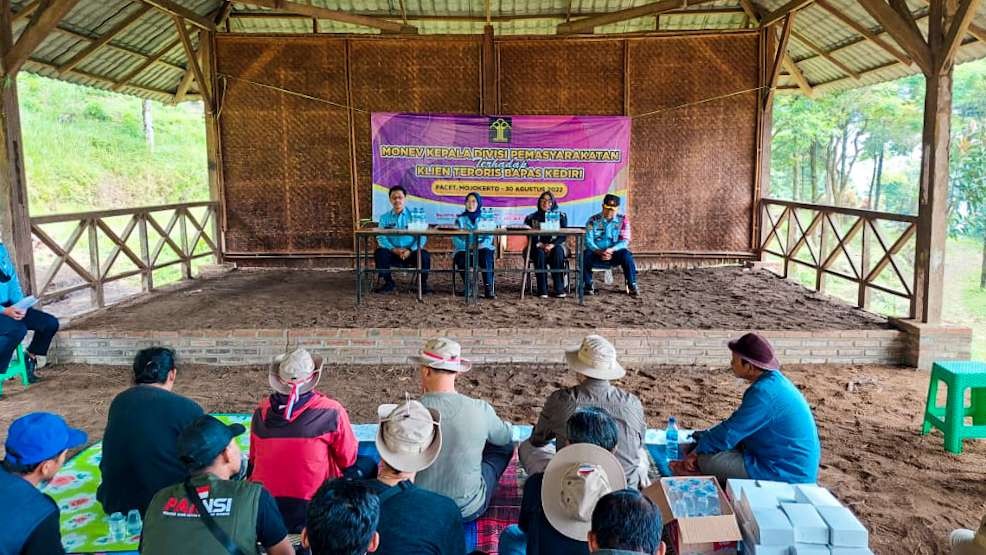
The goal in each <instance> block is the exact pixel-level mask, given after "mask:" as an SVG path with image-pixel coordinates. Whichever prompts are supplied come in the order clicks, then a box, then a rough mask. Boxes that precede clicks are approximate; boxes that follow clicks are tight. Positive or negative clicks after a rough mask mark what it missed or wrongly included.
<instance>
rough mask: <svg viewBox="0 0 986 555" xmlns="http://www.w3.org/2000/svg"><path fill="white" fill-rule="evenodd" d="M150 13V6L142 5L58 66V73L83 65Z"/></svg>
mask: <svg viewBox="0 0 986 555" xmlns="http://www.w3.org/2000/svg"><path fill="white" fill-rule="evenodd" d="M149 11H151V7H150V6H147V5H142V6H141V7H140V8H139V9H138V10H137V11H135V12H134V13H132V14H130V15H129V16H127V17H126V18H125V19H124V20H123V21H121V22H119V23H117V24H116V25H114V26H113V28H112V29H110V30H109V31H107V32H106V34H104V35H103V36H101V37H99V38H98V39H96V40H94V41H93V42H92V43H90V44H89V46H87V47H85V48H83V49H82V50H81V51H79V53H78V54H76V55H75V56H72V59H70V60H69V61H67V62H65V63H64V64H62V65H60V66H58V73H65V72H67V71H69V70H71V69H72V68H74V67H75V66H77V65H79V64H81V63H82V62H83V61H85V59H86V58H88V57H89V56H91V55H93V53H95V52H96V51H97V50H99V49H100V48H102V47H104V46H106V44H107V43H109V42H110V41H111V40H113V38H114V37H116V36H117V35H119V34H120V33H122V32H124V31H126V30H127V29H129V28H130V27H132V26H133V25H134V24H135V23H137V21H138V20H139V19H140V18H141V17H143V16H144V14H146V13H147V12H149Z"/></svg>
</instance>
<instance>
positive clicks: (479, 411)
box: [410, 337, 514, 522]
mask: <svg viewBox="0 0 986 555" xmlns="http://www.w3.org/2000/svg"><path fill="white" fill-rule="evenodd" d="M410 361H411V363H412V364H414V365H417V366H418V367H419V368H420V370H421V386H422V389H423V390H424V395H422V396H421V399H420V401H421V404H422V405H424V406H425V407H427V408H429V409H434V410H436V411H438V413H439V414H440V415H441V422H440V424H439V425H440V426H441V431H442V438H443V439H442V441H443V444H442V451H441V453H439V455H438V458H437V459H436V460H435V462H434V463H433V464H432V465H431V466H429V467H428V468H426V469H424V470H422V471H421V472H419V473H418V475H417V478H416V480H415V484H416V485H417V486H418V487H420V488H423V489H427V490H431V491H433V492H435V493H440V494H442V495H444V496H446V497H449V498H451V499H452V501H455V504H456V505H457V506H458V507H459V512H461V513H462V520H463V521H465V522H470V521H473V520H476V519H477V518H479V517H480V516H482V515H483V513H485V512H486V509H488V508H489V506H490V501H491V500H492V499H493V493H494V492H495V491H496V485H497V483H498V482H499V481H500V476H501V475H502V474H503V471H504V470H506V469H507V465H508V464H509V463H510V459H511V458H512V457H513V454H514V444H513V428H512V427H511V425H510V423H509V422H506V421H504V420H501V419H500V417H498V416H497V415H496V411H495V410H493V407H492V406H490V404H489V403H487V402H486V401H483V400H481V399H473V398H472V397H467V396H465V395H462V394H461V393H458V392H456V390H455V378H456V376H458V375H459V374H460V373H462V372H468V371H469V369H470V368H472V363H471V362H469V361H468V360H466V359H464V358H462V348H461V347H460V346H459V344H458V343H456V342H455V341H452V340H451V339H448V338H446V337H437V338H434V339H429V340H428V342H427V343H425V345H424V347H423V348H422V349H421V352H420V353H419V354H418V356H415V357H411V360H410Z"/></svg>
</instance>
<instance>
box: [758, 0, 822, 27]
mask: <svg viewBox="0 0 986 555" xmlns="http://www.w3.org/2000/svg"><path fill="white" fill-rule="evenodd" d="M814 1H815V0H789V2H788V3H786V4H784V5H783V6H781V7H779V8H777V9H776V10H774V11H772V12H770V13H768V14H767V15H765V16H764V17H763V19H761V20H760V26H761V27H767V26H769V25H773V24H774V23H777V22H778V21H780V20H781V19H784V16H786V15H787V14H793V13H795V12H797V11H798V10H800V9H803V8H806V7H808V5H810V4H811V3H812V2H814Z"/></svg>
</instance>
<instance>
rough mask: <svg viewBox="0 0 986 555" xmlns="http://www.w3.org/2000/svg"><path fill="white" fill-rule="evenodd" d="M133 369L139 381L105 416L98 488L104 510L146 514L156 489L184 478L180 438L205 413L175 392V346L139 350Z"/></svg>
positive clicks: (176, 372)
mask: <svg viewBox="0 0 986 555" xmlns="http://www.w3.org/2000/svg"><path fill="white" fill-rule="evenodd" d="M133 369H134V384H135V385H133V386H132V387H130V388H129V389H127V390H125V391H123V392H122V393H120V394H119V395H117V396H116V398H114V399H113V402H112V403H110V410H109V413H108V414H107V416H106V431H105V432H104V433H103V456H102V459H101V460H100V462H99V471H100V474H101V475H102V482H101V483H100V484H99V488H98V489H97V490H96V498H97V499H98V500H99V502H100V503H102V505H103V511H105V512H106V514H111V513H114V512H121V513H123V514H127V512H128V511H130V510H131V509H137V510H138V511H140V514H141V515H143V514H144V513H146V512H147V504H148V503H150V501H151V498H152V497H154V494H155V493H157V492H158V490H160V489H161V488H163V487H165V486H167V485H171V484H174V483H175V482H178V481H179V480H181V479H182V478H184V477H185V475H186V469H185V465H183V464H182V463H181V461H180V460H178V449H177V447H176V442H177V441H178V435H179V434H180V433H181V431H182V430H184V429H185V428H186V427H187V426H188V425H189V424H191V423H192V422H194V421H195V419H196V418H198V417H199V416H202V412H203V411H202V407H200V406H199V404H198V403H196V402H195V401H192V400H191V399H188V398H185V397H182V396H181V395H178V394H176V393H173V392H172V389H173V388H174V385H175V379H176V378H177V376H178V370H177V368H176V367H175V352H174V351H172V350H171V349H167V348H164V347H151V348H148V349H143V350H141V351H140V352H138V353H137V356H136V357H135V358H134V368H133Z"/></svg>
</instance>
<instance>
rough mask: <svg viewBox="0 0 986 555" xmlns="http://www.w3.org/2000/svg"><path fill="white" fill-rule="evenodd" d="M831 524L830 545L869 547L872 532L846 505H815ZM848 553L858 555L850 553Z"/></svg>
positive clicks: (827, 522) (820, 514) (824, 518)
mask: <svg viewBox="0 0 986 555" xmlns="http://www.w3.org/2000/svg"><path fill="white" fill-rule="evenodd" d="M815 509H816V510H818V514H819V516H821V517H822V520H824V521H825V524H828V526H829V545H831V546H832V547H833V551H835V549H834V548H835V547H864V548H865V547H867V546H868V545H869V544H870V533H869V531H867V530H866V527H865V526H863V523H862V522H860V521H859V519H858V518H856V515H854V514H852V511H850V510H849V509H847V508H845V507H815ZM846 555H857V554H856V553H848V554H846Z"/></svg>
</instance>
